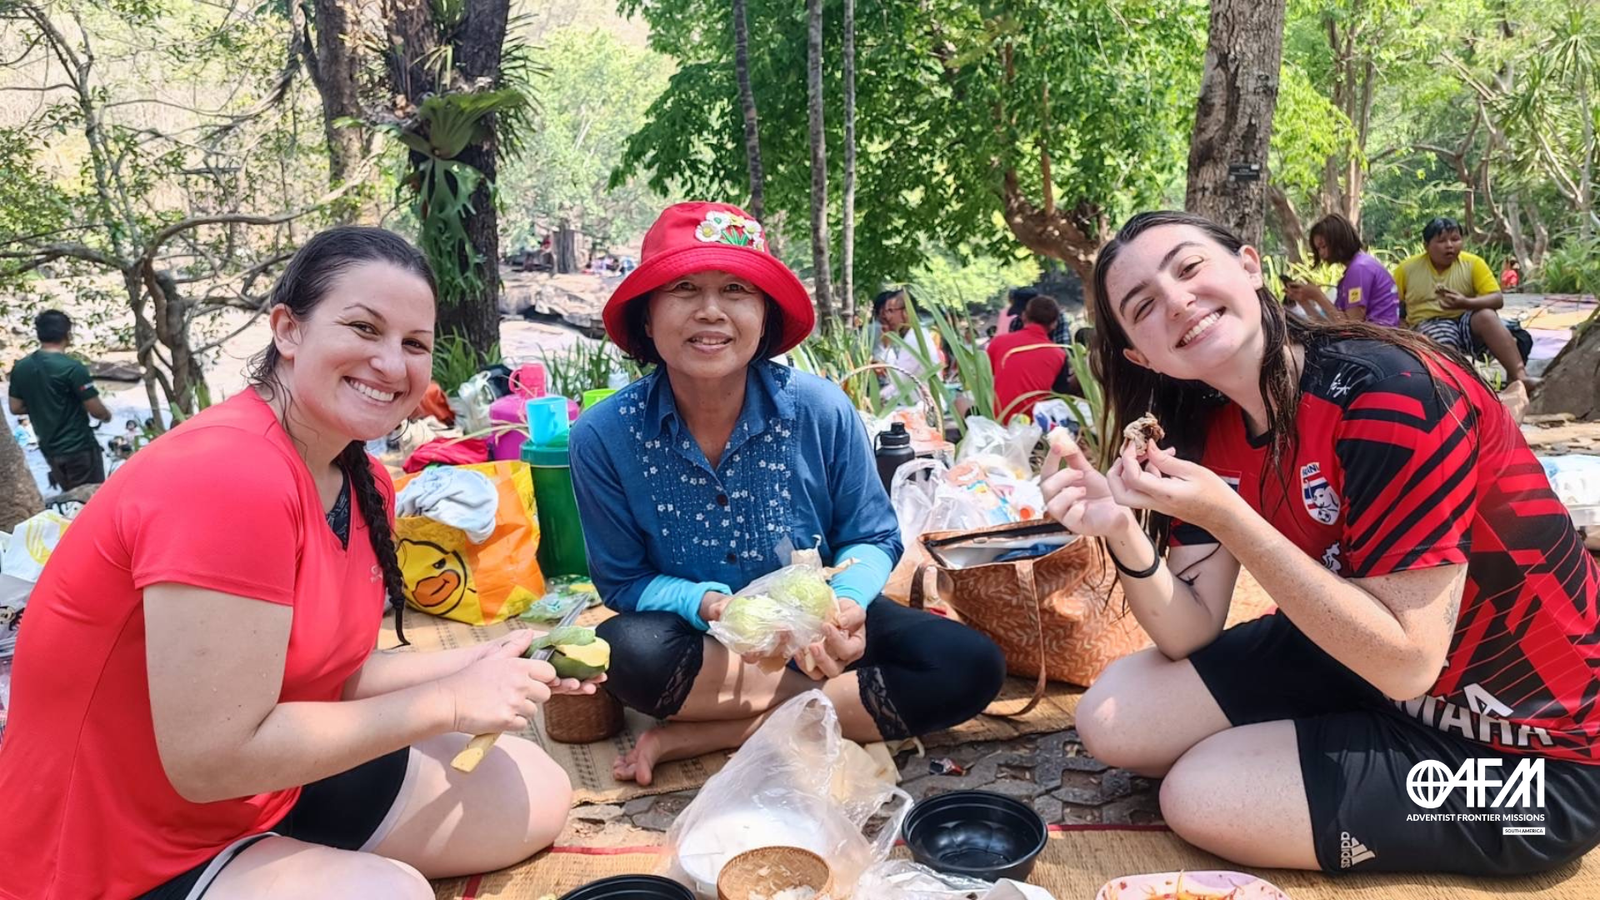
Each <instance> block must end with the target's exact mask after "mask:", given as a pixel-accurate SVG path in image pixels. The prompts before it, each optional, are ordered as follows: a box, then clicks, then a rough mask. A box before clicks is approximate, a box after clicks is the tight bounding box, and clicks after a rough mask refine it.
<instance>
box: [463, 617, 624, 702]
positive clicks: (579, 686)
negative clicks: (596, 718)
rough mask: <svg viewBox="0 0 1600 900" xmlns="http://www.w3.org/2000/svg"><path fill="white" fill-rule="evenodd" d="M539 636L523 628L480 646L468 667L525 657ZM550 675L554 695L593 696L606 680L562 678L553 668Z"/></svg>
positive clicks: (600, 678)
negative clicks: (492, 660)
mask: <svg viewBox="0 0 1600 900" xmlns="http://www.w3.org/2000/svg"><path fill="white" fill-rule="evenodd" d="M538 636H539V633H538V632H536V631H530V630H528V629H526V628H521V629H518V630H516V631H513V632H511V633H510V634H508V635H505V636H504V637H501V638H496V639H495V640H492V641H489V642H488V643H484V644H479V645H477V646H476V647H474V648H473V650H474V651H475V652H474V653H473V655H472V659H471V662H469V663H468V665H471V664H472V663H476V662H481V661H483V660H485V659H494V658H497V657H500V656H503V655H505V654H507V653H511V654H514V655H516V656H523V655H525V654H526V653H527V652H528V647H529V645H531V644H532V643H533V640H534V638H536V637H538ZM550 674H551V677H552V679H553V680H551V681H549V682H547V683H548V684H549V686H550V693H552V694H592V693H594V692H595V690H596V686H597V685H599V684H601V683H603V682H604V681H605V680H606V676H604V675H601V676H599V677H597V678H591V679H589V680H588V681H579V680H578V679H576V678H561V677H559V676H557V675H556V674H555V669H553V668H552V669H551V670H550Z"/></svg>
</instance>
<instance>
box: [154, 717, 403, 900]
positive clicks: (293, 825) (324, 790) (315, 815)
mask: <svg viewBox="0 0 1600 900" xmlns="http://www.w3.org/2000/svg"><path fill="white" fill-rule="evenodd" d="M410 759H411V748H410V747H402V748H400V749H399V750H396V751H394V752H393V753H390V754H387V755H385V756H380V757H378V758H377V759H375V760H372V761H371V762H367V763H363V764H361V765H359V766H356V767H355V768H354V769H351V770H349V771H348V772H341V773H339V774H338V775H333V776H330V777H328V778H324V779H322V780H321V781H317V782H313V783H311V784H308V785H306V786H305V787H303V788H301V789H300V799H298V800H296V801H295V803H294V806H293V807H292V808H291V809H290V810H289V814H288V815H287V816H284V818H283V821H281V822H279V823H278V824H277V825H276V826H274V827H273V829H272V830H271V831H270V832H267V833H265V834H253V835H248V836H246V837H242V838H240V839H239V840H237V841H234V842H233V843H232V844H229V845H228V846H227V847H224V848H223V849H222V850H220V851H219V852H218V853H217V855H216V856H214V857H212V858H211V859H209V860H206V861H205V862H203V863H201V864H200V865H198V866H195V867H194V868H192V869H190V870H189V871H187V872H184V873H183V874H182V875H179V876H178V877H176V878H174V879H172V880H171V881H169V882H167V883H166V884H163V885H161V886H160V887H157V888H155V889H154V890H150V891H146V892H145V893H143V894H140V895H139V896H138V897H137V898H135V900H200V898H201V897H204V896H205V893H206V891H207V890H208V889H209V888H210V887H211V882H212V881H214V880H216V877H217V873H219V872H221V871H222V869H223V867H224V866H226V865H227V864H228V863H230V862H232V861H233V859H234V857H236V856H238V855H239V854H240V853H243V852H244V851H245V850H246V849H247V848H248V847H250V845H252V844H254V843H256V842H257V841H260V840H264V839H266V838H269V837H272V836H273V835H277V836H279V837H288V838H294V839H295V840H297V841H305V842H306V843H308V844H322V845H323V846H326V847H333V848H336V849H339V850H360V849H363V848H364V847H366V844H367V842H368V840H369V839H371V838H372V837H373V836H374V835H376V834H377V833H378V829H379V828H381V827H384V826H385V824H392V823H388V819H389V815H390V810H392V809H393V808H394V806H395V803H396V801H398V800H399V799H400V793H401V791H402V789H403V788H404V786H405V781H406V770H407V769H408V768H409V767H410Z"/></svg>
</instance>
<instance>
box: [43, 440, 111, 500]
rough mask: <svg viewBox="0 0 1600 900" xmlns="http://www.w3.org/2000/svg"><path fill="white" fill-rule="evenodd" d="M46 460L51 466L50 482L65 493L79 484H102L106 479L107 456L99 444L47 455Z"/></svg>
mask: <svg viewBox="0 0 1600 900" xmlns="http://www.w3.org/2000/svg"><path fill="white" fill-rule="evenodd" d="M45 462H46V463H48V464H49V466H50V483H51V484H53V485H55V486H56V487H57V488H58V489H59V490H61V491H62V492H63V493H65V492H66V491H70V490H72V489H73V488H75V487H78V486H79V485H85V484H101V483H103V482H104V481H105V480H106V457H105V453H104V452H102V451H101V450H100V445H99V444H96V445H95V447H94V449H93V450H83V451H80V452H78V453H68V454H66V455H65V456H47V457H45Z"/></svg>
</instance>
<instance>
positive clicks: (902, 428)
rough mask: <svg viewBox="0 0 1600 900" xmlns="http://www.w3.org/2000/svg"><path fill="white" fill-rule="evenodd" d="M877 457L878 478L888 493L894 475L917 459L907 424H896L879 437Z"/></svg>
mask: <svg viewBox="0 0 1600 900" xmlns="http://www.w3.org/2000/svg"><path fill="white" fill-rule="evenodd" d="M877 456H878V477H879V478H881V479H882V480H883V489H884V490H885V491H887V490H889V485H890V484H892V483H893V482H894V473H895V472H896V471H898V470H899V468H900V467H901V466H903V465H905V464H906V463H908V462H910V461H912V460H913V459H916V458H917V454H916V451H914V450H912V449H911V435H910V434H909V433H907V432H906V423H904V422H895V423H894V424H892V425H890V426H889V430H888V431H885V432H883V433H881V434H879V435H878V452H877Z"/></svg>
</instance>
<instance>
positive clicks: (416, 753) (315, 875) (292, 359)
mask: <svg viewBox="0 0 1600 900" xmlns="http://www.w3.org/2000/svg"><path fill="white" fill-rule="evenodd" d="M434 316H435V289H434V282H433V276H432V273H431V272H430V271H429V268H428V264H427V262H426V260H425V259H424V258H423V256H422V254H421V253H420V252H418V251H417V250H416V248H414V247H413V246H411V245H410V244H409V243H407V242H406V241H405V239H403V238H401V237H398V236H396V235H394V234H390V233H388V232H385V231H381V230H378V229H370V228H337V229H332V230H330V231H325V232H323V233H321V234H319V235H317V236H315V237H313V238H312V239H311V240H310V241H308V242H307V243H306V245H305V246H304V247H303V248H301V249H300V251H299V252H298V253H297V254H296V255H295V256H294V258H293V259H292V260H291V261H290V262H289V264H288V266H287V267H286V269H285V270H284V272H283V275H282V277H281V278H280V279H279V281H278V283H277V285H276V286H275V287H274V289H273V294H272V308H271V314H270V324H271V327H272V343H271V344H270V345H269V346H268V347H267V349H266V350H265V351H264V352H263V353H262V354H261V355H260V356H258V357H257V360H256V362H255V365H254V368H253V372H252V381H253V386H252V387H251V388H250V389H247V390H245V391H243V392H242V393H240V394H238V395H237V396H235V397H233V398H231V399H229V400H227V401H225V402H223V403H220V404H217V405H216V406H213V407H211V408H209V409H207V410H205V411H203V412H201V413H200V414H199V415H197V416H195V417H193V418H191V419H189V420H188V421H187V422H185V423H184V424H182V425H180V426H179V427H178V428H176V429H174V430H173V431H172V432H171V433H169V434H167V435H165V436H163V437H162V438H160V439H159V440H157V441H154V442H153V443H151V444H150V446H148V447H146V448H145V449H144V450H142V451H140V452H139V453H137V454H135V455H134V456H133V457H132V458H131V459H130V460H129V461H128V462H127V463H126V464H124V465H123V466H122V468H121V469H119V470H118V471H117V472H116V473H114V474H113V476H112V477H111V479H110V481H109V482H107V483H106V485H105V486H104V487H102V488H101V489H100V491H99V492H98V493H97V494H96V495H95V496H94V498H93V499H92V500H90V501H89V503H88V504H87V505H85V507H84V508H83V511H82V512H81V513H80V514H79V515H78V517H77V519H76V520H75V521H74V522H73V525H72V527H71V528H70V529H68V530H67V531H66V533H65V534H64V535H63V537H62V540H61V543H60V545H59V546H58V547H57V549H56V551H55V552H54V554H53V555H52V556H51V558H50V561H49V563H48V564H47V565H46V566H45V569H44V572H43V574H42V576H41V577H40V579H39V582H38V584H37V585H36V586H35V588H34V591H33V594H32V597H31V598H30V601H29V604H28V613H27V617H26V621H25V623H24V624H23V626H22V628H21V631H20V634H19V635H18V644H17V652H16V658H15V667H14V670H13V680H12V693H11V699H12V706H11V710H10V721H9V724H8V727H7V729H6V735H5V741H4V742H3V743H0V897H3V898H7V900H35V898H43V900H86V898H112V900H126V898H140V900H196V898H200V897H202V896H203V897H204V898H206V900H230V898H267V897H271V898H280V897H282V898H291V897H311V896H331V897H357V896H366V897H397V898H418V900H421V898H431V897H433V895H434V892H433V890H432V889H431V888H430V887H429V885H428V881H427V878H429V877H435V878H437V877H448V876H454V875H461V874H468V873H475V872H482V871H488V870H492V869H497V868H501V867H503V866H506V865H510V864H512V863H514V862H517V861H519V860H521V859H524V858H526V857H527V856H529V855H531V854H532V853H534V852H536V851H537V850H539V849H541V848H543V847H545V846H547V845H548V844H549V843H550V842H551V841H552V840H554V838H555V836H556V834H557V833H559V832H560V830H561V828H562V826H563V823H564V822H565V819H566V814H567V809H568V804H569V800H570V796H571V788H570V785H569V783H568V780H567V776H566V774H565V773H564V772H563V771H562V770H561V769H560V768H559V767H558V766H557V765H556V764H555V763H554V762H552V761H551V760H550V758H549V757H547V756H546V755H545V754H544V753H543V752H542V751H541V750H540V749H539V748H538V747H537V746H535V745H534V744H532V743H531V742H529V741H525V740H521V739H517V738H513V737H503V738H502V739H501V740H500V741H499V743H498V744H497V745H496V748H495V749H494V750H493V751H492V752H491V753H490V754H489V756H488V757H487V758H486V759H485V760H484V761H483V763H482V764H481V765H480V766H479V767H478V769H477V770H476V771H475V772H474V773H473V774H471V775H470V776H463V775H461V774H459V773H455V772H452V771H451V769H450V767H449V761H450V760H451V759H452V758H453V757H454V755H455V754H456V753H457V752H459V751H460V750H461V749H462V748H463V747H464V746H465V744H466V742H467V740H468V734H474V733H484V732H500V731H506V732H515V731H521V730H523V729H525V728H527V727H528V725H529V723H531V722H532V721H533V718H534V715H535V713H536V704H538V703H540V702H542V701H544V700H546V699H548V698H549V696H550V694H551V692H552V691H567V692H572V691H582V692H592V691H593V690H594V686H593V685H592V684H587V685H581V686H580V685H579V684H578V683H577V682H575V681H572V680H570V679H560V678H558V677H557V676H556V674H555V671H554V669H553V668H551V666H550V664H549V663H546V662H540V661H534V660H528V659H522V658H521V654H522V652H523V651H524V650H525V649H526V648H527V646H528V644H529V642H530V638H531V634H532V633H531V632H528V631H519V632H516V633H515V634H514V635H512V636H509V637H506V638H503V639H501V640H500V641H498V642H495V643H491V644H485V645H480V646H474V647H470V648H462V649H458V650H451V651H444V652H439V653H409V652H407V653H378V652H374V650H373V648H374V646H375V644H376V641H377V635H378V630H379V628H380V623H381V620H382V617H383V609H384V604H385V599H386V597H399V596H400V594H401V590H402V581H401V576H400V570H399V565H398V563H397V562H396V558H395V549H394V543H393V536H392V532H391V520H390V510H391V509H392V503H393V493H394V491H393V486H392V485H391V484H390V481H389V476H388V474H387V473H386V472H385V470H384V469H383V467H382V466H381V465H380V464H378V463H377V462H376V461H375V460H373V459H371V458H370V457H368V456H367V454H366V453H365V450H364V442H365V441H367V440H369V439H372V438H377V437H381V436H383V435H385V434H388V433H389V432H390V431H392V430H393V429H394V427H395V426H396V425H397V424H399V422H400V421H401V420H402V419H403V418H404V417H405V415H406V413H408V412H409V411H410V410H412V409H414V408H415V407H416V405H417V402H418V400H419V399H420V398H421V397H422V395H423V392H424V390H425V389H426V388H427V386H428V383H429V377H430V374H431V372H432V350H433V339H434V338H433V330H434ZM463 732H465V733H463Z"/></svg>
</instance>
